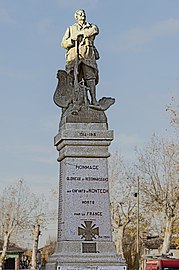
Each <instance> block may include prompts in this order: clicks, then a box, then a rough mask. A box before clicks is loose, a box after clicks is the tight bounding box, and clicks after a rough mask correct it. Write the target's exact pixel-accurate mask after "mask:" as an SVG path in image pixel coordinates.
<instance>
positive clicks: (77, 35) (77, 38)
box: [71, 33, 83, 41]
mask: <svg viewBox="0 0 179 270" xmlns="http://www.w3.org/2000/svg"><path fill="white" fill-rule="evenodd" d="M82 38H83V34H82V33H77V34H76V33H75V34H73V35H72V36H71V39H72V40H75V41H76V40H78V41H81V40H82Z"/></svg>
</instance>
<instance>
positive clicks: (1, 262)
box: [0, 234, 9, 270]
mask: <svg viewBox="0 0 179 270" xmlns="http://www.w3.org/2000/svg"><path fill="white" fill-rule="evenodd" d="M3 240H4V241H3V249H2V253H1V255H0V270H2V269H3V265H4V260H5V256H6V252H7V248H8V243H9V234H4V239H3Z"/></svg>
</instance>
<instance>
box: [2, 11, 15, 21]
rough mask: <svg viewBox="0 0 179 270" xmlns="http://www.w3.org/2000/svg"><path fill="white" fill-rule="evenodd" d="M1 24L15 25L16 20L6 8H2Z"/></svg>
mask: <svg viewBox="0 0 179 270" xmlns="http://www.w3.org/2000/svg"><path fill="white" fill-rule="evenodd" d="M0 23H14V20H13V19H12V18H11V16H10V15H9V13H8V12H7V10H6V9H4V8H0Z"/></svg>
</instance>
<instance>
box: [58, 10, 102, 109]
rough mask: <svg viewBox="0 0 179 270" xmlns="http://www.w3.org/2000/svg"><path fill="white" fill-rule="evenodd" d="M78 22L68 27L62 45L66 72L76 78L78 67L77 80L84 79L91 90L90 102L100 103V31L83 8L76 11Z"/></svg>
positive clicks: (93, 103)
mask: <svg viewBox="0 0 179 270" xmlns="http://www.w3.org/2000/svg"><path fill="white" fill-rule="evenodd" d="M75 19H76V23H75V24H73V25H72V26H70V27H68V28H67V30H66V32H65V34H64V36H63V39H62V47H63V48H65V49H66V72H67V74H71V76H73V81H74V80H75V78H74V73H75V68H77V80H78V82H80V81H83V83H84V85H85V86H86V88H87V89H88V90H89V92H90V96H91V101H90V104H92V105H98V102H97V100H96V85H97V83H98V79H99V78H98V67H97V63H96V60H97V59H99V53H98V51H97V49H96V48H95V46H94V40H95V37H96V35H98V33H99V29H98V27H97V26H96V25H94V24H91V23H88V22H87V21H86V14H85V11H84V10H83V9H79V10H77V11H76V12H75Z"/></svg>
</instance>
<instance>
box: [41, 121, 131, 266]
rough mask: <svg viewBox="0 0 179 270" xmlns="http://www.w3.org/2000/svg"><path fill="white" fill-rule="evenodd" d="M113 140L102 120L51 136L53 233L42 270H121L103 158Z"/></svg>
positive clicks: (66, 127) (66, 128) (66, 125)
mask: <svg viewBox="0 0 179 270" xmlns="http://www.w3.org/2000/svg"><path fill="white" fill-rule="evenodd" d="M85 118H86V119H88V118H87V117H85ZM66 120H67V119H66ZM68 120H69V119H68ZM112 140H113V132H112V131H111V130H108V126H107V123H106V122H105V121H104V122H103V121H101V123H87V122H85V123H77V122H76V123H74V122H73V123H68V122H66V123H64V124H63V125H61V126H60V129H59V132H58V134H57V135H56V136H55V146H56V148H57V150H58V151H59V157H58V161H59V163H60V178H59V215H58V236H57V246H56V251H55V253H54V254H53V255H52V256H51V257H50V258H49V259H48V263H47V264H46V270H124V269H126V263H125V260H124V259H123V258H122V256H121V255H117V253H116V250H115V245H114V243H113V241H112V234H111V216H110V201H109V183H108V166H107V158H108V157H109V155H110V154H109V152H108V146H109V145H110V143H111V141H112Z"/></svg>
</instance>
